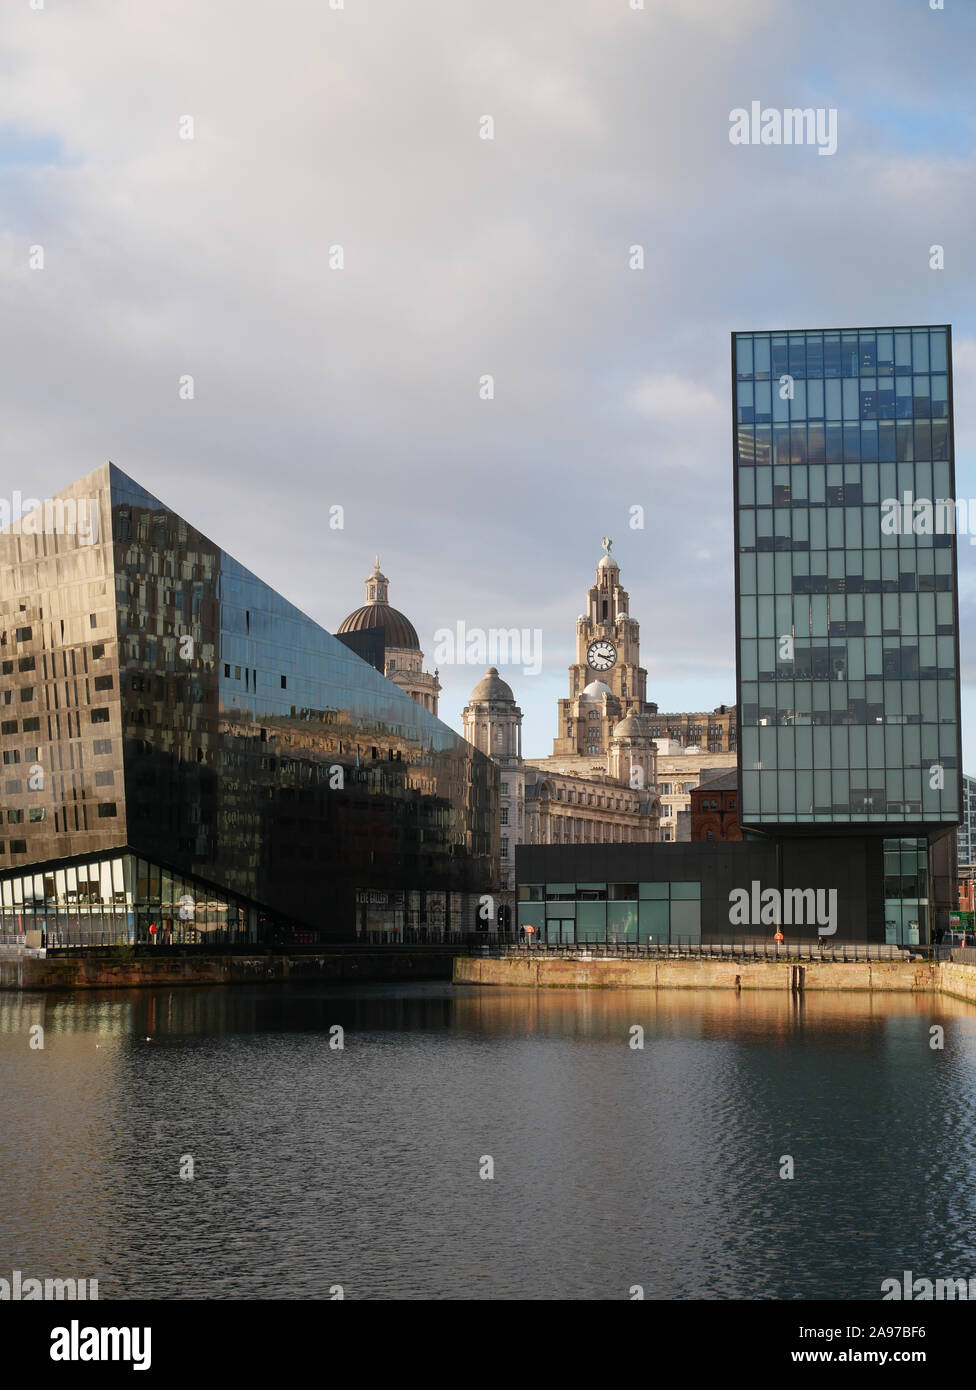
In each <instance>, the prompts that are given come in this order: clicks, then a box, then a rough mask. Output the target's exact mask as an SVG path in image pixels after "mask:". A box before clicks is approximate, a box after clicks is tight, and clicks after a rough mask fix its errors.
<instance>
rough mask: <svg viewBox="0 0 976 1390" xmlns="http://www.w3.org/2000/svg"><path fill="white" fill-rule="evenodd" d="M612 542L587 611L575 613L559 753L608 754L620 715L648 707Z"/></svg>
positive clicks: (556, 745)
mask: <svg viewBox="0 0 976 1390" xmlns="http://www.w3.org/2000/svg"><path fill="white" fill-rule="evenodd" d="M612 544H613V542H612V541H610V540H609V539H608V538H607V537H604V540H603V552H604V553H603V555H602V557H601V559H600V563H599V564H598V565H597V568H596V583H595V584H594V585H593V587H592V588H591V589H590V591H589V593H588V594H587V606H586V612H585V613H581V614H580V616H579V617H578V618H577V619H576V661H575V663H574V664H573V665H572V666H570V668H569V698H568V699H565V700H560V701H559V728H558V731H557V734H556V737H555V739H554V740H553V745H552V751H553V754H554V755H555V756H560V755H562V756H567V755H570V756H572V755H577V756H579V755H584V756H585V755H587V754H593V755H605V754H606V753H607V750H608V748H609V746H610V739H611V736H612V734H613V730H614V727H615V726H616V725H617V724H618V723H619V722H620V720H622V719H623V718H624V717H625V716H626V715H628V714H629V713H631V712H633V713H634V714H637V715H641V714H644V712H645V706H646V693H647V672H646V671H645V670H644V668H643V667H642V666H641V664H640V625H639V623H638V622H637V621H636V619H634V618H632V617H631V616H630V614H629V613H628V611H627V608H628V602H629V600H628V595H627V591H626V589H623V588H621V585H620V566H619V565H618V564H617V562H616V560H615V559H614V558H613V556H612V555H611V554H610V549H611V546H612Z"/></svg>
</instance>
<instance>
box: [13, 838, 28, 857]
mask: <svg viewBox="0 0 976 1390" xmlns="http://www.w3.org/2000/svg"><path fill="white" fill-rule="evenodd" d="M10 853H11V854H26V853H27V841H26V840H11V841H10Z"/></svg>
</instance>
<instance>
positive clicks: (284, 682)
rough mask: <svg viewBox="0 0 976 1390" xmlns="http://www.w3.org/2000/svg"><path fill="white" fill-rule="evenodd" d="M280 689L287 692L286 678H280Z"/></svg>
mask: <svg viewBox="0 0 976 1390" xmlns="http://www.w3.org/2000/svg"><path fill="white" fill-rule="evenodd" d="M281 688H282V690H287V689H288V678H287V676H282V678H281Z"/></svg>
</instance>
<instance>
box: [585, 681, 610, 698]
mask: <svg viewBox="0 0 976 1390" xmlns="http://www.w3.org/2000/svg"><path fill="white" fill-rule="evenodd" d="M604 695H613V691H612V690H611V689H610V687H609V685H606V684H605V683H604V682H603V681H590V683H589V685H584V687H583V691H582V694H581V695H580V699H581V700H602V699H603V697H604Z"/></svg>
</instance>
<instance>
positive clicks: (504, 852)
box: [502, 835, 508, 859]
mask: <svg viewBox="0 0 976 1390" xmlns="http://www.w3.org/2000/svg"><path fill="white" fill-rule="evenodd" d="M502 858H503V859H507V858H508V836H507V835H503V836H502Z"/></svg>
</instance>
